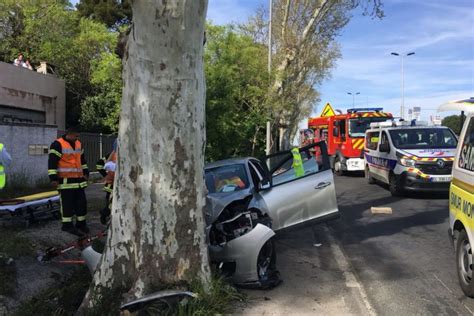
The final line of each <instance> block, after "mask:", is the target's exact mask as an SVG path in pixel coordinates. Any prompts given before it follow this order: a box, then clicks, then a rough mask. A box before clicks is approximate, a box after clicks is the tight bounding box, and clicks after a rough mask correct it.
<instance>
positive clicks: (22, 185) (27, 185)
mask: <svg viewBox="0 0 474 316" xmlns="http://www.w3.org/2000/svg"><path fill="white" fill-rule="evenodd" d="M52 190H53V187H52V186H51V184H50V183H49V181H48V178H44V179H41V180H38V181H37V182H36V183H35V184H32V183H31V181H30V180H29V178H28V176H27V175H26V174H23V173H15V174H11V175H10V174H9V175H8V176H7V184H6V186H5V188H3V189H2V190H0V199H13V198H16V197H19V196H24V195H30V194H36V193H40V192H45V191H52Z"/></svg>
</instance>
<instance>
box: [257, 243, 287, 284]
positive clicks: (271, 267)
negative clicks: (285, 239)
mask: <svg viewBox="0 0 474 316" xmlns="http://www.w3.org/2000/svg"><path fill="white" fill-rule="evenodd" d="M257 273H258V281H259V283H260V287H261V288H262V289H268V288H272V287H275V286H277V285H278V284H280V282H281V279H280V273H279V272H278V271H277V270H276V252H275V244H274V242H273V239H270V240H268V241H267V242H266V243H265V244H264V245H263V247H262V249H260V253H259V254H258V258H257Z"/></svg>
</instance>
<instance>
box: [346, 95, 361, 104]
mask: <svg viewBox="0 0 474 316" xmlns="http://www.w3.org/2000/svg"><path fill="white" fill-rule="evenodd" d="M347 94H348V95H352V107H355V96H356V95H359V94H360V92H355V93H354V92H347Z"/></svg>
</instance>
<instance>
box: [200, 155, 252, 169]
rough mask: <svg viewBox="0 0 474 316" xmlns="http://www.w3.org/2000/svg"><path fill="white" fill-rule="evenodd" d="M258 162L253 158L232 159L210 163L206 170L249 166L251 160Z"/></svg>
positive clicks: (205, 167)
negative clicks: (229, 166) (241, 165)
mask: <svg viewBox="0 0 474 316" xmlns="http://www.w3.org/2000/svg"><path fill="white" fill-rule="evenodd" d="M252 159H254V160H258V159H256V158H253V157H244V158H231V159H225V160H218V161H214V162H210V163H208V164H206V165H205V166H204V169H211V168H216V167H222V166H228V165H236V164H247V163H248V161H249V160H252Z"/></svg>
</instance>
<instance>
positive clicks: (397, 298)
mask: <svg viewBox="0 0 474 316" xmlns="http://www.w3.org/2000/svg"><path fill="white" fill-rule="evenodd" d="M335 181H336V188H337V200H338V205H339V210H340V211H341V213H342V218H341V219H340V220H338V221H335V222H332V223H330V224H329V228H330V231H331V232H332V235H333V236H334V237H335V239H336V240H337V243H338V244H339V246H340V248H341V250H342V252H343V254H344V256H345V258H346V259H347V260H348V262H349V263H350V268H351V269H352V271H353V273H354V275H355V277H356V279H357V281H358V282H359V283H360V284H361V285H362V287H363V289H364V291H365V293H366V298H367V300H368V303H369V304H370V307H371V308H372V309H373V310H374V311H375V313H376V314H379V315H470V314H473V312H474V299H470V298H467V297H465V296H464V294H463V293H462V291H461V289H460V287H459V285H458V280H457V275H456V269H455V261H454V250H453V247H452V245H451V243H450V242H449V238H448V233H447V230H448V226H449V224H448V221H449V211H448V195H447V194H419V193H418V194H411V195H409V196H406V197H404V198H394V197H392V196H391V195H390V192H389V191H388V190H387V188H385V187H384V186H382V185H380V184H375V185H370V184H367V183H366V180H365V179H364V178H363V177H355V176H352V177H337V178H336V180H335ZM372 206H379V207H381V206H383V207H391V208H392V214H372V213H371V211H370V208H371V207H372Z"/></svg>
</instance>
